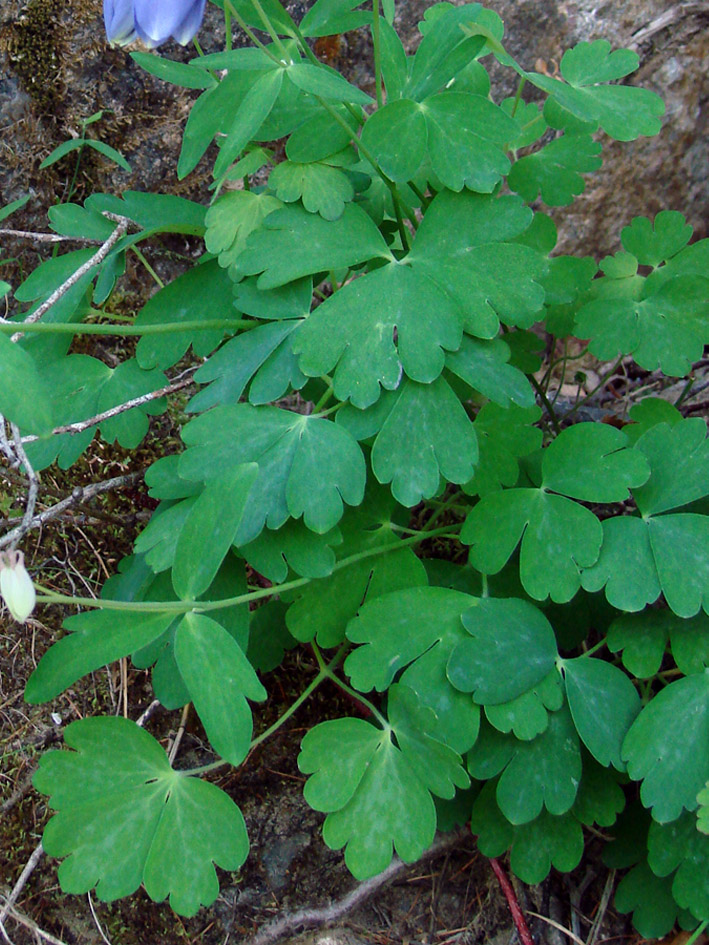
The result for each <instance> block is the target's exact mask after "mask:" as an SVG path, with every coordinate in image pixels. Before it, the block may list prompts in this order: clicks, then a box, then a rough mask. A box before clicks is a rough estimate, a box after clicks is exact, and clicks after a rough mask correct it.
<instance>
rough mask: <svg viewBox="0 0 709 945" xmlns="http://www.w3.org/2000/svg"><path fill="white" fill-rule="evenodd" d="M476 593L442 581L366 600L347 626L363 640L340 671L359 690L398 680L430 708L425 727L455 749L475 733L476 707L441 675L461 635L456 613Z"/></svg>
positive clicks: (471, 739) (353, 639)
mask: <svg viewBox="0 0 709 945" xmlns="http://www.w3.org/2000/svg"><path fill="white" fill-rule="evenodd" d="M474 603H475V598H473V597H470V595H468V594H462V593H461V592H460V591H452V590H449V589H448V588H443V587H412V588H409V589H406V590H401V591H394V592H393V593H390V594H385V595H384V596H381V597H378V598H377V599H376V600H370V601H368V602H367V603H366V604H365V605H364V606H363V607H361V608H360V612H359V615H358V616H357V617H355V618H354V619H353V620H352V621H351V622H350V623H349V625H348V627H347V637H348V639H349V640H350V641H351V642H352V643H359V644H363V645H362V646H359V647H358V648H357V649H356V650H354V651H353V652H352V653H350V655H349V656H348V657H347V659H346V660H345V672H346V673H347V674H348V675H349V676H350V678H351V681H352V685H353V686H354V687H355V689H358V690H359V691H360V692H368V691H369V690H370V689H376V690H378V691H379V692H383V691H384V690H385V689H387V688H388V687H389V686H390V685H391V683H392V682H393V680H394V677H395V676H396V675H397V674H398V673H399V672H400V671H401V670H402V669H403V670H404V672H403V674H402V675H401V677H400V681H401V683H402V684H403V685H404V686H408V687H409V688H411V689H413V690H414V691H415V692H416V694H417V696H418V698H419V699H420V700H421V702H422V704H423V705H426V706H428V707H429V708H430V709H432V710H433V712H434V713H435V716H436V718H435V721H433V720H432V721H431V722H430V723H429V725H428V727H427V729H426V730H427V731H428V732H429V734H431V735H432V736H433V737H434V738H437V739H439V740H440V741H442V742H445V743H446V744H448V745H450V746H451V748H453V749H454V750H455V751H458V752H464V751H467V750H468V748H470V747H471V745H473V744H474V742H475V739H476V738H477V734H478V729H479V725H480V712H479V710H478V708H477V706H475V705H474V704H473V702H472V700H471V698H470V696H468V695H467V694H463V693H462V692H460V691H458V690H456V689H454V688H453V687H452V686H451V684H450V682H449V681H448V678H447V677H446V664H447V662H448V660H449V657H450V654H451V652H453V651H454V649H455V647H456V646H457V645H458V644H459V643H460V642H461V641H462V640H463V639H464V638H465V631H464V629H463V625H462V624H461V621H460V617H461V614H462V613H464V612H465V611H466V610H467V609H468V608H469V607H470V606H471V604H474Z"/></svg>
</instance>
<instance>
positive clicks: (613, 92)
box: [525, 39, 665, 141]
mask: <svg viewBox="0 0 709 945" xmlns="http://www.w3.org/2000/svg"><path fill="white" fill-rule="evenodd" d="M638 63H639V59H638V55H637V53H635V52H633V51H631V50H630V49H616V50H614V51H613V52H611V46H610V43H609V42H608V41H607V40H605V39H597V40H595V41H594V42H590V43H588V42H582V43H578V45H576V46H574V48H573V49H568V50H567V51H566V52H565V53H564V55H563V56H562V57H561V64H560V70H561V75H562V78H563V79H564V81H563V82H560V81H559V80H558V79H553V78H552V77H551V76H547V75H540V74H539V73H537V72H527V73H525V76H526V78H527V79H528V80H529V81H530V82H532V84H533V85H536V86H537V88H540V89H543V90H544V91H545V92H547V93H548V94H549V95H550V96H551V97H552V98H553V99H554V100H555V101H556V103H557V104H558V105H559V106H561V108H563V109H565V110H566V111H568V112H570V113H571V114H572V115H574V116H575V117H576V118H578V119H580V120H581V121H584V122H598V123H599V124H600V126H601V128H602V129H603V130H604V131H605V132H606V134H608V135H610V137H611V138H615V139H616V140H617V141H633V140H634V139H635V138H638V137H639V136H640V135H656V134H657V133H658V132H659V130H660V127H661V122H660V116H661V115H662V114H663V112H664V110H665V106H664V103H663V101H662V99H661V98H660V97H659V95H655V93H654V92H650V91H648V90H647V89H638V88H635V87H633V86H626V85H609V84H608V83H609V82H612V81H613V80H614V79H621V78H623V77H624V76H626V75H628V74H629V73H631V72H634V71H635V70H636V69H637V68H638Z"/></svg>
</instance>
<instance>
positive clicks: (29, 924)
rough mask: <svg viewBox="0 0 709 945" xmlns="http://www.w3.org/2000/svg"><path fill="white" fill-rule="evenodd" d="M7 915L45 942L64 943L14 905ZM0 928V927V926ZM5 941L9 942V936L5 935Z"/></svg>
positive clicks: (60, 944) (63, 944)
mask: <svg viewBox="0 0 709 945" xmlns="http://www.w3.org/2000/svg"><path fill="white" fill-rule="evenodd" d="M8 915H9V916H10V917H11V918H13V919H14V920H15V922H18V923H19V924H20V925H24V927H25V928H26V929H29V930H30V931H31V932H32V933H33V934H34V935H36V936H38V937H39V938H41V939H42V940H43V941H45V942H49V945H66V942H63V941H62V940H61V939H60V938H56V937H55V936H54V935H52V934H51V932H45V931H44V929H41V928H40V927H39V926H38V925H37V923H36V922H33V921H32V919H29V918H28V917H27V916H26V915H23V914H22V913H21V912H20V911H19V910H18V909H15V908H14V907H13V908H12V909H10V911H9V913H8ZM0 928H1V927H0ZM5 941H6V942H9V941H10V940H9V938H7V936H6V937H5Z"/></svg>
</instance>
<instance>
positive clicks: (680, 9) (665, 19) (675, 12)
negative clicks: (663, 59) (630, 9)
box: [628, 2, 707, 49]
mask: <svg viewBox="0 0 709 945" xmlns="http://www.w3.org/2000/svg"><path fill="white" fill-rule="evenodd" d="M706 9H707V8H706V3H697V2H695V3H692V2H690V3H677V4H675V6H673V7H670V8H669V10H665V11H664V13H661V14H660V15H659V16H658V17H655V19H654V20H652V21H651V22H650V23H648V24H647V26H643V27H642V29H639V30H636V32H635V33H633V39H632V42H630V43H628V46H629V47H630V48H631V49H633V48H635V47H637V46H639V45H640V43H644V42H645V41H646V40H648V39H650V38H651V37H653V36H654V35H655V34H656V33H659V32H661V31H662V30H664V29H667V27H668V26H672V24H673V23H677V22H678V21H681V20H684V19H685V18H686V17H688V16H692V14H694V13H706Z"/></svg>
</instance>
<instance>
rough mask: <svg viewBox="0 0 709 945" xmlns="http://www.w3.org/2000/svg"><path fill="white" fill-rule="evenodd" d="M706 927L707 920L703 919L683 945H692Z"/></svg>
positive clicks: (708, 921)
mask: <svg viewBox="0 0 709 945" xmlns="http://www.w3.org/2000/svg"><path fill="white" fill-rule="evenodd" d="M707 925H709V919H705V920H704V921H703V922H701V923H700V924H699V925H698V926H697V927H696V929H695V930H694V931H693V932H692V934H691V935H690V936H689V938H688V939H687V941H686V942H685V943H684V945H694V943H695V942H696V941H697V939H698V938H699V936H700V935H701V934H702V932H703V931H704V929H705V928H706V927H707Z"/></svg>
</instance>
